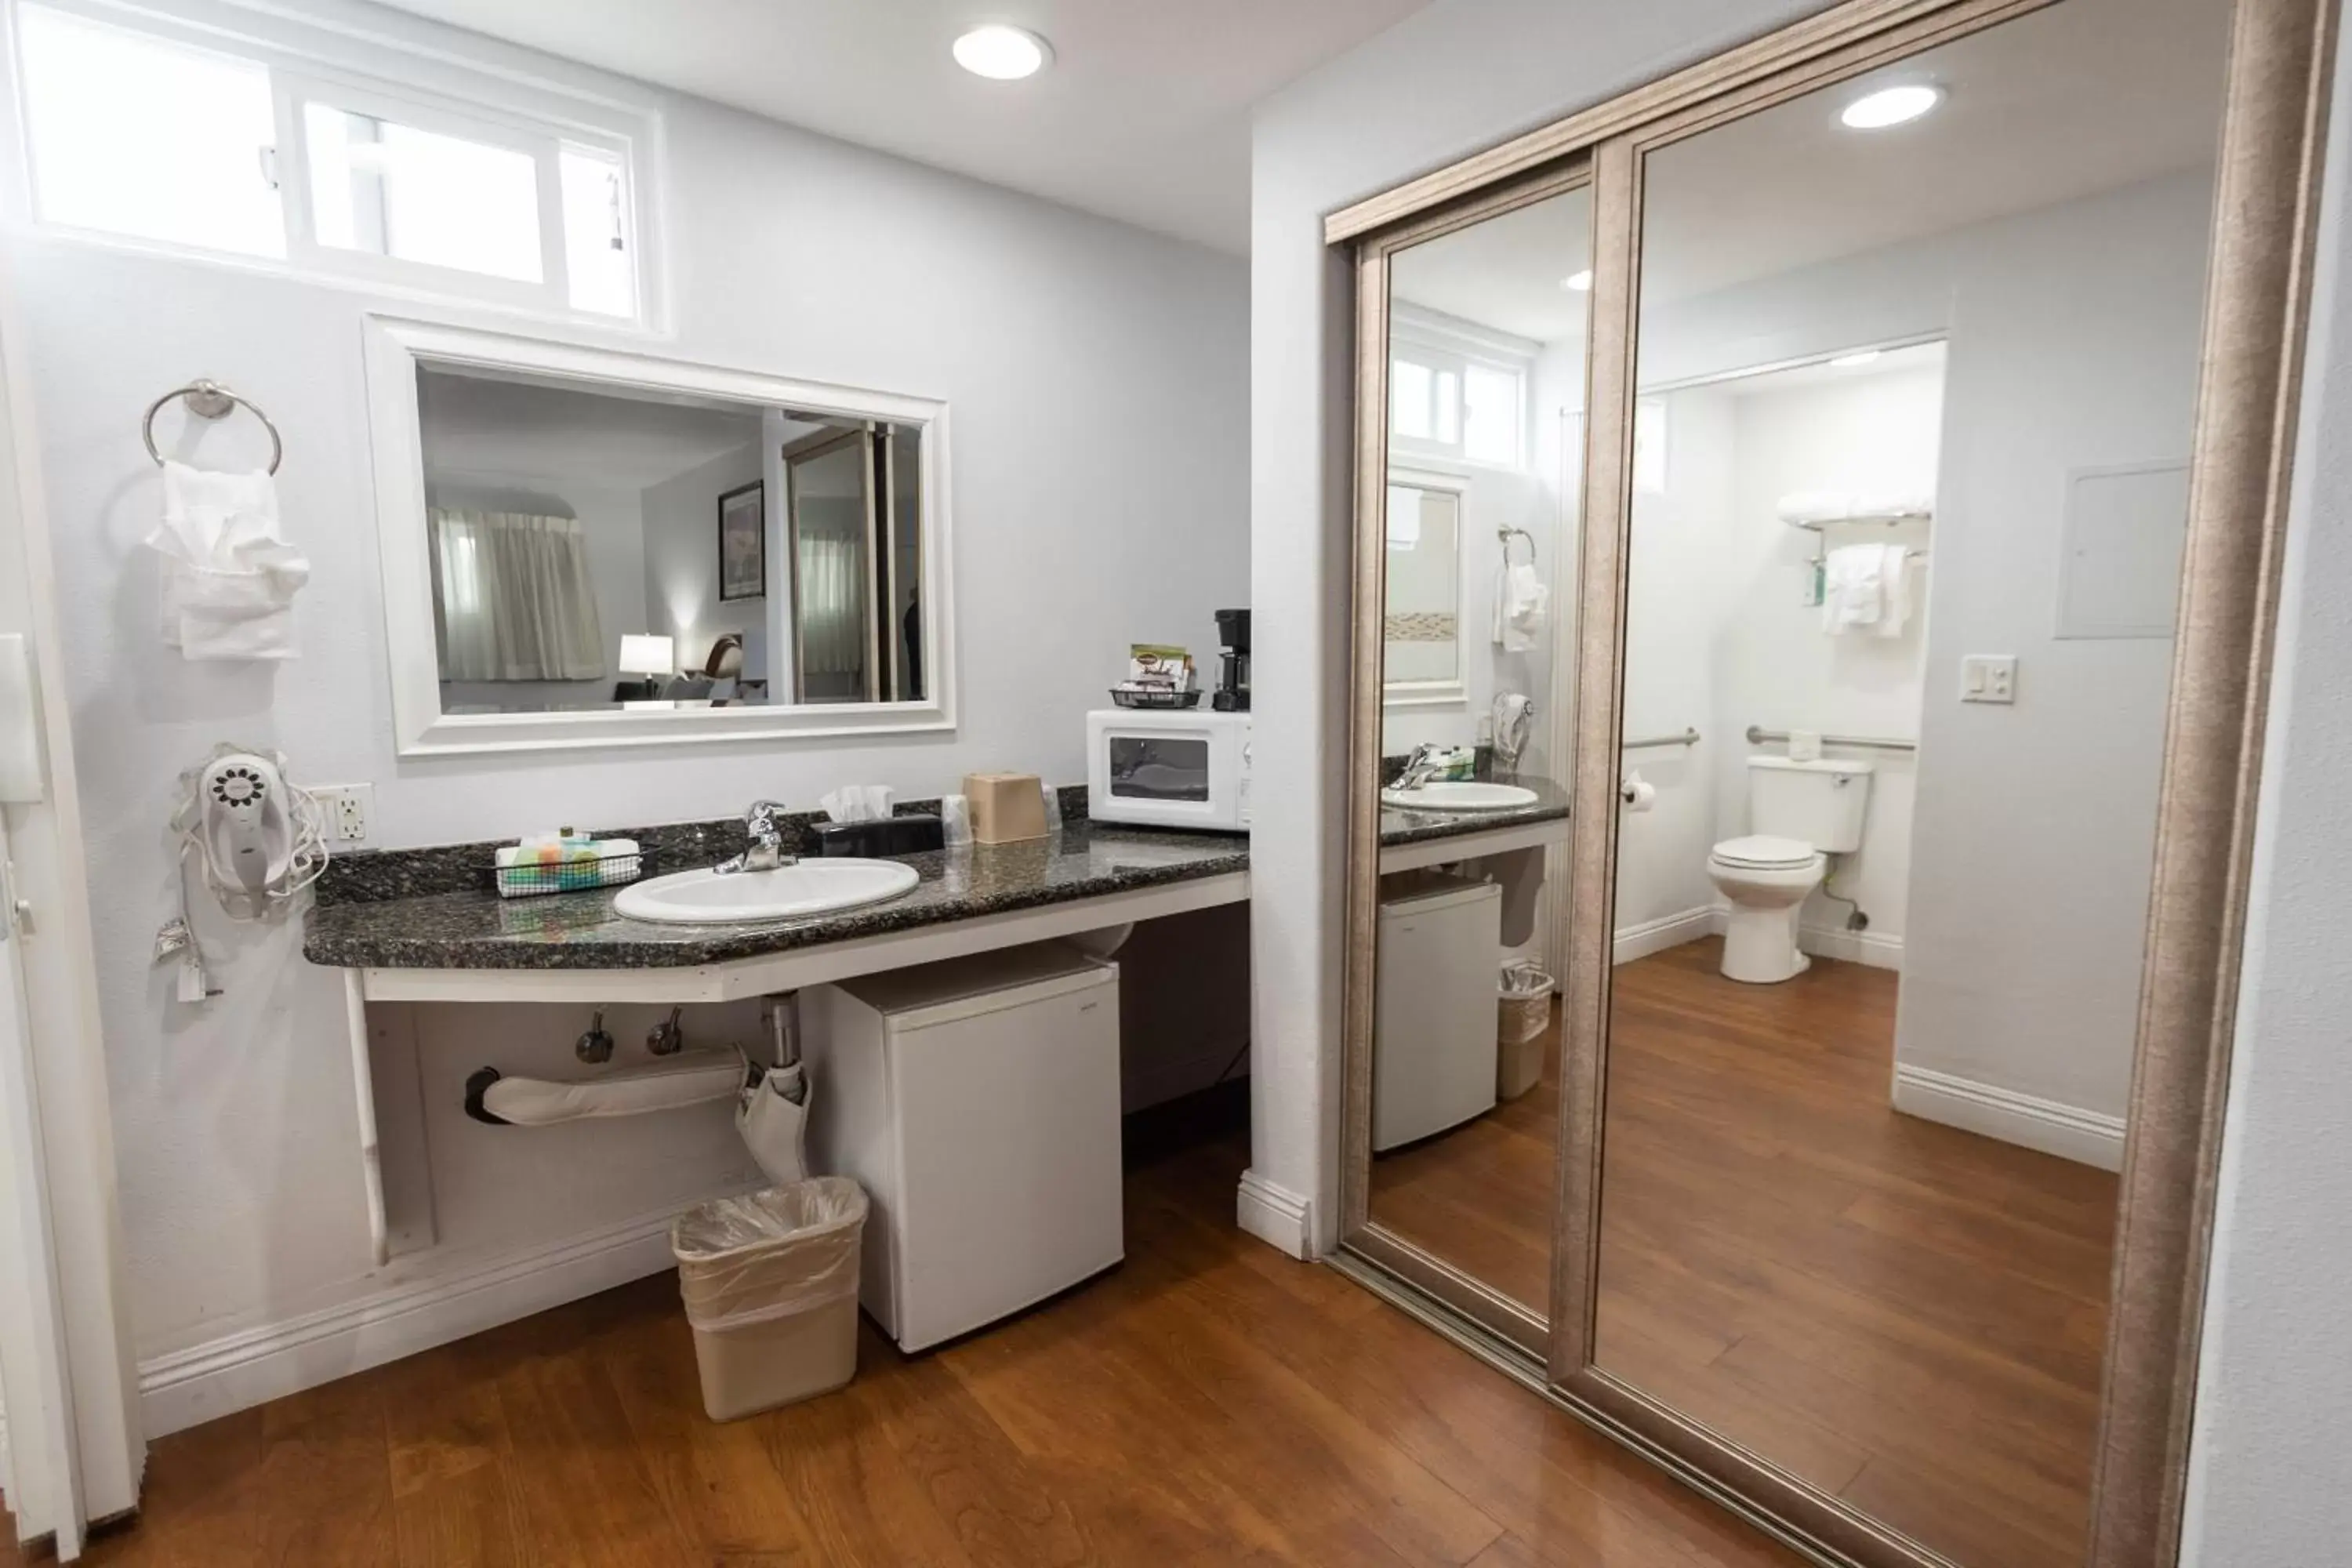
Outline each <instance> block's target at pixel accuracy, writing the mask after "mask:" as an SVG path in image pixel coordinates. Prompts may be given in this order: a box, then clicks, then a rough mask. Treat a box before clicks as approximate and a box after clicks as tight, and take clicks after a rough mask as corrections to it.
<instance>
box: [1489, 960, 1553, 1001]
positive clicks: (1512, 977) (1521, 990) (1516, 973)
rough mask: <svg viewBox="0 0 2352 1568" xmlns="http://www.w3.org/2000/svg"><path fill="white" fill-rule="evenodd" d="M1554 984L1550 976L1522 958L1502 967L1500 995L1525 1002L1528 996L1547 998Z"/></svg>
mask: <svg viewBox="0 0 2352 1568" xmlns="http://www.w3.org/2000/svg"><path fill="white" fill-rule="evenodd" d="M1554 984H1557V982H1555V981H1554V980H1553V979H1552V977H1551V976H1550V975H1549V974H1546V973H1544V972H1543V971H1542V970H1540V969H1538V968H1537V967H1536V966H1535V965H1534V964H1532V963H1528V961H1527V960H1526V959H1524V958H1523V959H1520V960H1519V961H1518V962H1517V963H1507V964H1505V965H1503V980H1502V994H1504V995H1505V996H1508V997H1510V998H1512V999H1514V1000H1516V1001H1525V1000H1526V999H1527V998H1528V997H1530V996H1549V995H1550V994H1551V992H1552V987H1553V985H1554Z"/></svg>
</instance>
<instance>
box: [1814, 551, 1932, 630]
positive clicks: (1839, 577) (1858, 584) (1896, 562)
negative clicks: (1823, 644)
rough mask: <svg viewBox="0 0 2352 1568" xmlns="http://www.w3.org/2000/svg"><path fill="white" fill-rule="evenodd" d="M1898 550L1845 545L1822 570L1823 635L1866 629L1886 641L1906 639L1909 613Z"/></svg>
mask: <svg viewBox="0 0 2352 1568" xmlns="http://www.w3.org/2000/svg"><path fill="white" fill-rule="evenodd" d="M1910 553H1911V552H1910V550H1909V549H1908V547H1906V546H1905V545H1900V544H1843V545H1840V546H1839V547H1838V548H1837V549H1835V550H1832V551H1831V552H1829V555H1828V557H1827V558H1826V559H1825V560H1824V561H1823V563H1822V630H1823V631H1825V632H1828V633H1830V634H1831V635H1832V636H1836V635H1837V634H1839V633H1841V632H1849V631H1853V630H1856V629H1858V628H1860V627H1864V626H1867V627H1869V628H1871V629H1872V630H1873V631H1874V632H1876V633H1877V635H1879V636H1880V637H1901V636H1902V635H1903V625H1904V622H1905V621H1906V619H1907V618H1908V616H1910V613H1911V595H1910V589H1909V585H1908V584H1907V583H1906V580H1905V573H1904V569H1903V568H1904V563H1905V561H1906V559H1907V558H1908V557H1909V555H1910Z"/></svg>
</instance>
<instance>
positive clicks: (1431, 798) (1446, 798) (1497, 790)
mask: <svg viewBox="0 0 2352 1568" xmlns="http://www.w3.org/2000/svg"><path fill="white" fill-rule="evenodd" d="M1381 801H1382V803H1383V804H1385V805H1401V806H1402V807H1404V808H1405V809H1406V810H1407V811H1517V810H1518V809H1519V808H1520V807H1521V806H1525V805H1535V803H1536V792H1535V791H1533V790H1531V789H1521V788H1520V787H1519V786H1518V785H1517V784H1478V783H1475V782H1472V783H1446V782H1444V781H1439V782H1435V783H1432V784H1420V785H1417V786H1415V787H1414V788H1412V789H1384V790H1382V791H1381Z"/></svg>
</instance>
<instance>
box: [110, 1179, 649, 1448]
mask: <svg viewBox="0 0 2352 1568" xmlns="http://www.w3.org/2000/svg"><path fill="white" fill-rule="evenodd" d="M676 1218H677V1210H676V1209H675V1208H670V1209H665V1210H663V1211H662V1212H661V1213H660V1214H658V1215H644V1216H642V1217H640V1218H637V1219H634V1220H630V1221H626V1222H625V1223H623V1224H621V1225H617V1226H610V1227H608V1228H606V1229H604V1230H601V1231H596V1232H593V1233H591V1234H589V1235H586V1236H581V1237H573V1238H572V1239H571V1240H569V1241H564V1242H558V1243H555V1244H553V1245H551V1246H545V1247H529V1248H525V1249H521V1250H519V1251H514V1252H508V1253H505V1254H502V1255H499V1256H498V1257H495V1258H486V1259H483V1260H481V1261H479V1262H477V1263H475V1264H474V1265H472V1266H471V1267H467V1268H458V1269H456V1270H454V1271H452V1272H450V1273H447V1274H444V1275H440V1276H437V1277H436V1278H433V1279H419V1280H415V1281H412V1282H410V1283H406V1284H402V1285H396V1286H394V1287H392V1288H391V1289H385V1290H382V1291H379V1292H378V1293H376V1294H375V1295H373V1296H370V1297H367V1298H365V1299H364V1300H358V1301H350V1302H346V1303H344V1304H343V1305H341V1306H339V1307H330V1308H328V1309H326V1310H322V1311H318V1312H311V1313H308V1314H305V1315H304V1316H301V1317H299V1318H292V1319H289V1320H288V1321H284V1322H280V1323H268V1324H265V1325H263V1326H261V1327H259V1328H256V1329H247V1330H246V1331H242V1332H239V1333H234V1334H226V1335H224V1336H222V1337H221V1338H219V1339H217V1340H213V1341H211V1342H207V1343H205V1344H201V1345H194V1346H191V1347H190V1348H188V1349H186V1350H182V1351H173V1352H168V1353H166V1354H163V1355H159V1356H154V1357H151V1358H149V1359H148V1360H145V1361H142V1362H141V1363H139V1393H140V1399H141V1405H142V1409H143V1410H144V1412H145V1415H146V1426H147V1435H148V1436H150V1437H160V1436H163V1435H164V1434H166V1433H170V1432H177V1431H180V1430H181V1429H183V1428H184V1427H188V1426H196V1425H197V1424H199V1423H200V1422H205V1421H210V1420H212V1419H214V1418H215V1416H221V1415H229V1414H230V1413H232V1412H234V1411H238V1410H244V1409H247V1408H248V1407H250V1406H252V1405H260V1404H263V1403H265V1402H267V1401H268V1400H272V1399H278V1398H282V1397H283V1396H285V1395H287V1394H299V1393H300V1392H301V1391H302V1390H304V1389H306V1388H316V1387H318V1386H319V1385H320V1384H326V1383H332V1382H333V1381H334V1380H335V1379H337V1378H339V1377H348V1376H350V1375H351V1374H352V1373H357V1372H364V1371H366V1370H367V1369H368V1368H370V1367H374V1366H382V1365H383V1363H386V1362H393V1361H398V1360H400V1359H401V1358H402V1357H403V1356H408V1355H415V1353H416V1352H419V1351H425V1350H430V1349H432V1348H433V1347H434V1346H436V1345H444V1344H447V1343H449V1342H451V1341H453V1340H461V1339H464V1338H465V1337H466V1336H467V1335H468V1334H478V1333H480V1332H482V1331H484V1330H486V1329H493V1328H496V1327H498V1326H499V1324H501V1323H510V1322H512V1321H515V1320H516V1319H517V1318H527V1317H529V1316H530V1314H532V1313H533V1312H543V1311H546V1310H548V1309H550V1308H551V1307H560V1306H562V1305H563V1304H564V1303H565V1302H567V1301H576V1300H579V1299H580V1298H582V1297H583V1296H593V1295H594V1294H595V1293H596V1292H597V1291H599V1290H609V1289H612V1288H613V1287H614V1286H615V1285H625V1284H627V1283H628V1282H629V1281H630V1280H632V1279H643V1278H645V1277H646V1275H648V1274H658V1273H660V1272H661V1271H662V1270H663V1269H666V1268H671V1267H672V1266H673V1260H672V1258H671V1257H670V1249H669V1227H670V1222H671V1221H672V1220H674V1219H676Z"/></svg>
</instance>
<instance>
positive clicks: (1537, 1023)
mask: <svg viewBox="0 0 2352 1568" xmlns="http://www.w3.org/2000/svg"><path fill="white" fill-rule="evenodd" d="M1555 988H1556V983H1555V982H1554V981H1553V979H1552V977H1551V976H1550V975H1549V974H1546V973H1544V972H1543V971H1542V970H1540V969H1538V968H1537V967H1536V966H1535V965H1534V964H1532V963H1507V964H1505V965H1504V966H1503V979H1502V986H1501V989H1500V991H1499V993H1498V994H1497V995H1496V1003H1495V1011H1496V1020H1495V1023H1496V1028H1495V1047H1496V1048H1495V1094H1496V1098H1497V1099H1500V1100H1517V1099H1518V1098H1519V1096H1521V1095H1523V1094H1525V1093H1527V1091H1528V1090H1529V1089H1533V1088H1535V1086H1536V1084H1537V1083H1538V1081H1540V1080H1541V1079H1542V1078H1543V1040H1544V1031H1545V1029H1547V1028H1548V1027H1549V1026H1550V1025H1551V994H1552V992H1553V990H1554V989H1555Z"/></svg>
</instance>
